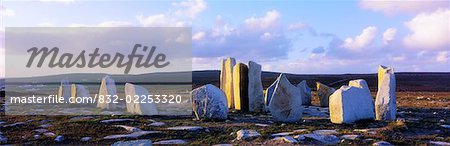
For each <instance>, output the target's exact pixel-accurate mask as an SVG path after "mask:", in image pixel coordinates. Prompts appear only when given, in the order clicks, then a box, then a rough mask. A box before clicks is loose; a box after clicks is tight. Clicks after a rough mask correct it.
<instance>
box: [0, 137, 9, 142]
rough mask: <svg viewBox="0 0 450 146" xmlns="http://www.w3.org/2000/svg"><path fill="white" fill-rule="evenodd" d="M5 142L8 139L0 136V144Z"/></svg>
mask: <svg viewBox="0 0 450 146" xmlns="http://www.w3.org/2000/svg"><path fill="white" fill-rule="evenodd" d="M6 142H8V138H6V137H5V136H3V135H0V143H6Z"/></svg>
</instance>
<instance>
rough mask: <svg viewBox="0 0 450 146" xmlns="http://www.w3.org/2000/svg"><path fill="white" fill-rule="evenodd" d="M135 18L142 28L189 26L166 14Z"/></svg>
mask: <svg viewBox="0 0 450 146" xmlns="http://www.w3.org/2000/svg"><path fill="white" fill-rule="evenodd" d="M136 18H137V19H138V21H139V22H140V23H141V24H143V25H144V26H152V27H184V26H187V25H188V24H189V23H188V22H186V21H181V20H178V19H177V18H175V17H172V16H168V15H166V14H156V15H151V16H147V17H145V16H143V15H138V16H136Z"/></svg>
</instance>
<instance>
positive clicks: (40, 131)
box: [33, 128, 48, 133]
mask: <svg viewBox="0 0 450 146" xmlns="http://www.w3.org/2000/svg"><path fill="white" fill-rule="evenodd" d="M33 131H36V132H38V133H44V132H47V131H48V130H47V129H43V128H41V129H36V130H33Z"/></svg>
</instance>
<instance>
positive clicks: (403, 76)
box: [0, 70, 450, 92]
mask: <svg viewBox="0 0 450 146" xmlns="http://www.w3.org/2000/svg"><path fill="white" fill-rule="evenodd" d="M190 73H191V72H168V73H148V74H140V75H127V76H125V75H110V76H111V77H112V78H113V79H114V80H115V81H116V82H117V83H126V82H131V83H150V84H151V83H155V84H158V83H161V82H169V83H180V84H186V83H190V82H191V81H190V79H191V78H188V79H186V78H185V77H189V76H191V75H192V86H193V88H197V87H199V86H202V85H205V84H214V85H216V86H219V77H220V71H218V70H206V71H193V72H192V74H190ZM279 74H280V73H277V72H262V82H263V86H264V88H267V87H269V86H270V85H271V84H272V83H273V82H274V81H275V79H276V78H277V77H278V76H279ZM286 75H287V77H288V79H289V81H290V82H291V83H292V84H294V85H296V84H298V83H299V82H301V81H302V80H306V81H307V84H308V86H310V87H311V88H313V89H315V82H321V83H324V84H326V85H329V86H332V87H334V88H339V87H341V86H342V85H345V84H348V81H350V80H353V79H364V80H366V81H367V83H368V84H369V88H370V89H371V90H372V91H376V88H377V75H376V74H306V75H302V74H286ZM104 76H106V74H98V73H83V74H64V75H53V76H41V77H33V78H11V79H7V80H8V82H24V83H56V84H58V83H59V82H60V81H61V79H65V78H67V79H69V81H70V82H72V83H80V84H99V83H100V81H101V79H102V78H103V77H104ZM183 76H184V77H183ZM396 79H397V90H398V91H433V92H450V73H424V72H421V73H419V72H402V73H396ZM3 81H4V80H3V79H0V85H2V84H3V83H2V82H3Z"/></svg>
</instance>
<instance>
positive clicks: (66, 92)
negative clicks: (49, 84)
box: [58, 79, 71, 101]
mask: <svg viewBox="0 0 450 146" xmlns="http://www.w3.org/2000/svg"><path fill="white" fill-rule="evenodd" d="M70 94H71V86H70V83H69V80H67V79H63V80H61V84H60V85H59V89H58V97H63V98H64V100H65V101H68V100H69V98H70Z"/></svg>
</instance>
